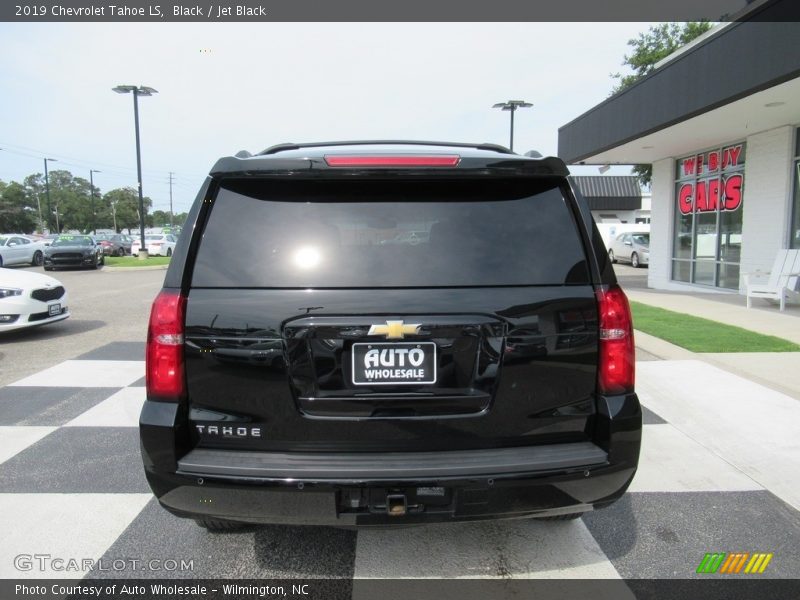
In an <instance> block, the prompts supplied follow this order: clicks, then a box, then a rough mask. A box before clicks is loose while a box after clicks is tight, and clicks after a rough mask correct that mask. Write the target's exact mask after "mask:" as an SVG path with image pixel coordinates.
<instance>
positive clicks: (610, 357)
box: [596, 285, 635, 394]
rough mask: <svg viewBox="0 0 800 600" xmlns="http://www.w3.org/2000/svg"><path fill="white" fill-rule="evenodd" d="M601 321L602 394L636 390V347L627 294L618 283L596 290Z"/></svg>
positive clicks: (600, 387) (599, 379) (600, 362)
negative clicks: (634, 388) (634, 387)
mask: <svg viewBox="0 0 800 600" xmlns="http://www.w3.org/2000/svg"><path fill="white" fill-rule="evenodd" d="M596 295H597V308H598V313H599V321H600V360H599V365H598V371H597V387H598V391H599V392H600V393H601V394H624V393H626V392H631V391H633V385H634V379H635V348H634V343H633V319H632V318H631V308H630V305H629V304H628V298H627V297H626V296H625V293H624V292H623V291H622V288H620V287H619V286H616V285H614V286H611V287H610V288H608V289H601V290H598V291H597V294H596Z"/></svg>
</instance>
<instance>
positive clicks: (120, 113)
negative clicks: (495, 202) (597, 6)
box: [0, 23, 651, 212]
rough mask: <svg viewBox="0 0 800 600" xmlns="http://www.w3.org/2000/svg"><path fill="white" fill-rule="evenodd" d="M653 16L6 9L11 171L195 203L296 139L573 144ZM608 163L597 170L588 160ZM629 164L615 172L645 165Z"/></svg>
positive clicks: (2, 36) (5, 104) (541, 147)
mask: <svg viewBox="0 0 800 600" xmlns="http://www.w3.org/2000/svg"><path fill="white" fill-rule="evenodd" d="M650 25H651V23H564V24H559V23H506V24H503V23H500V24H497V23H452V24H445V23H354V24H347V23H320V24H317V23H208V24H205V23H153V24H147V23H52V24H28V23H3V24H0V148H2V149H3V150H0V180H3V181H9V180H15V181H22V179H23V178H24V177H26V176H27V175H29V174H31V173H37V172H38V173H41V172H43V164H42V158H43V157H44V156H47V157H52V158H55V159H57V160H58V162H55V163H50V165H49V168H50V169H51V170H55V169H61V168H65V169H68V170H69V171H70V172H72V174H73V175H76V176H80V177H84V178H86V179H88V178H89V170H90V169H94V170H99V171H101V173H96V174H95V175H94V181H95V185H96V186H97V187H98V188H100V190H101V191H102V192H106V191H109V190H111V189H114V188H116V187H121V186H126V185H129V186H133V187H135V186H136V153H135V141H134V127H133V106H132V103H133V100H132V96H131V95H119V94H115V93H113V92H112V91H111V88H112V87H114V86H116V85H120V84H132V85H145V86H149V87H153V88H155V89H156V90H158V92H159V93H158V94H156V95H154V96H152V97H147V98H140V100H139V118H140V131H141V142H142V168H143V178H142V179H143V184H142V187H143V190H144V193H145V195H146V196H149V197H151V198H152V199H153V203H154V204H153V208H154V209H161V210H166V209H168V207H169V184H168V173H169V172H170V171H172V172H174V173H175V179H174V182H175V183H174V186H173V201H174V209H175V212H182V211H185V210H188V208H189V206H190V205H191V203H192V201H193V200H194V197H195V195H196V193H197V190H198V189H199V186H200V184H201V182H202V180H203V178H204V177H205V175H206V174H207V173H208V171H209V169H210V168H211V166H212V165H213V164H214V162H215V161H216V160H217V159H218V158H219V157H221V156H228V155H232V154H235V153H236V152H238V151H239V150H243V149H244V150H249V151H250V152H253V153H255V152H258V151H261V150H263V149H264V148H267V147H268V146H271V145H273V144H277V143H281V142H312V141H327V140H347V139H423V140H445V141H457V142H493V143H500V144H503V145H508V141H509V140H508V136H509V114H508V113H507V112H502V111H500V110H498V109H492V108H491V107H492V105H493V104H495V103H497V102H503V101H506V100H511V99H515V100H516V99H521V100H526V101H528V102H532V103H533V105H534V106H533V108H530V109H522V110H519V111H518V112H517V113H516V116H515V137H514V147H515V150H516V151H518V152H525V151H527V150H531V149H535V150H538V151H539V152H541V153H542V154H543V155H555V154H556V153H557V149H558V128H559V127H560V126H562V125H564V124H566V123H568V122H569V121H571V120H572V119H574V118H575V117H577V116H578V115H580V114H582V113H583V112H585V111H586V110H588V109H590V108H592V107H593V106H595V105H596V104H598V103H599V102H602V101H603V100H604V99H605V98H607V97H608V94H609V91H610V90H611V88H612V86H613V85H614V82H615V80H613V79H612V78H611V73H616V72H619V71H623V72H626V70H625V69H624V68H623V67H622V65H621V63H622V61H623V57H624V55H625V54H626V53H627V52H628V51H629V47H628V46H627V41H628V40H629V39H630V38H633V37H636V36H637V35H638V34H639V33H640V32H644V31H646V30H647V29H648V27H649V26H650ZM571 170H572V172H573V173H576V174H584V175H589V174H595V175H596V174H598V172H597V167H588V166H587V167H577V168H573V169H571ZM629 172H630V169H629V168H627V167H612V169H611V171H609V173H608V174H610V175H611V174H627V173H629Z"/></svg>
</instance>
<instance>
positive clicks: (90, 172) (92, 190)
mask: <svg viewBox="0 0 800 600" xmlns="http://www.w3.org/2000/svg"><path fill="white" fill-rule="evenodd" d="M95 173H102V171H96V170H95V169H89V189H90V191H91V193H92V231H94V234H95V235H97V223H96V219H97V215H96V214H95V212H94V178H93V177H92V175H94V174H95ZM114 233H116V230H114Z"/></svg>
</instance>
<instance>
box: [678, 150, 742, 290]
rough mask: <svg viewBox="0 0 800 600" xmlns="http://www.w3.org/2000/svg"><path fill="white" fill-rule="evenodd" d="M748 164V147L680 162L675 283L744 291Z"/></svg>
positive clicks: (705, 154)
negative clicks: (744, 209) (741, 268)
mask: <svg viewBox="0 0 800 600" xmlns="http://www.w3.org/2000/svg"><path fill="white" fill-rule="evenodd" d="M744 163H745V144H744V142H742V143H739V144H733V145H730V146H723V147H721V148H714V149H712V150H708V151H707V152H701V153H698V154H693V155H692V156H687V157H684V158H681V159H679V160H678V161H677V162H676V165H675V169H676V171H675V235H674V238H673V244H672V279H673V280H675V281H685V282H687V283H698V284H703V285H709V286H715V287H724V288H730V289H738V288H739V262H740V257H741V248H742V201H743V194H744Z"/></svg>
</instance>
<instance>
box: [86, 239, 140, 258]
mask: <svg viewBox="0 0 800 600" xmlns="http://www.w3.org/2000/svg"><path fill="white" fill-rule="evenodd" d="M94 239H95V241H96V242H97V243H98V244H100V246H101V247H102V249H103V254H105V255H106V256H125V255H126V254H130V253H131V245H132V244H133V238H131V237H129V236H127V235H124V234H121V233H117V234H110V233H101V234H98V235H96V236H94Z"/></svg>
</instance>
